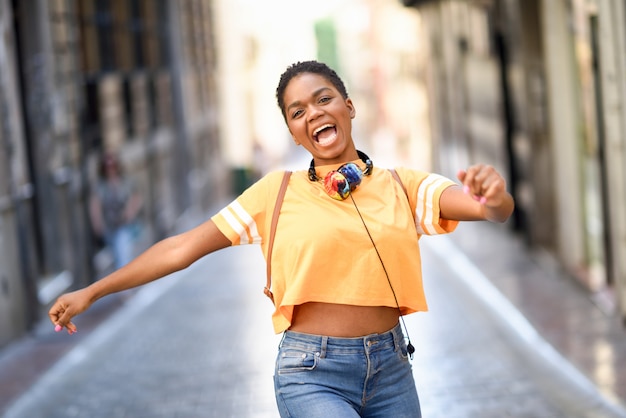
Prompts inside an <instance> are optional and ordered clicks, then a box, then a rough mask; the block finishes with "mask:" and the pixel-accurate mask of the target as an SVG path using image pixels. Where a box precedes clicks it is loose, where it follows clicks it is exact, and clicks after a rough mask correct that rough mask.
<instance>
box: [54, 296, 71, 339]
mask: <svg viewBox="0 0 626 418" xmlns="http://www.w3.org/2000/svg"><path fill="white" fill-rule="evenodd" d="M66 299H69V298H68V295H63V296H61V297H59V299H57V301H56V302H55V303H54V305H52V307H51V308H50V310H49V311H48V317H49V318H50V321H51V322H52V323H53V324H54V330H55V331H56V332H60V331H61V330H63V328H66V329H67V333H68V334H70V335H72V334H74V333H76V331H78V328H77V327H76V325H75V324H74V323H73V322H72V317H73V316H75V315H76V314H78V312H74V310H73V309H72V308H71V306H72V305H71V302H67V301H66Z"/></svg>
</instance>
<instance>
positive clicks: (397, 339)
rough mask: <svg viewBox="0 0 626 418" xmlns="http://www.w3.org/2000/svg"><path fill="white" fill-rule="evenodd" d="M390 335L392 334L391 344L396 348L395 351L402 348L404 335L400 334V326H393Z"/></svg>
mask: <svg viewBox="0 0 626 418" xmlns="http://www.w3.org/2000/svg"><path fill="white" fill-rule="evenodd" d="M391 333H392V334H393V344H394V345H395V346H396V347H395V348H396V351H397V350H400V347H402V341H404V333H403V332H402V328H400V324H398V325H397V326H395V327H394V328H393V329H392V330H391Z"/></svg>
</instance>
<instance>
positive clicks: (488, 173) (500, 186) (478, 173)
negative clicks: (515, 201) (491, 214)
mask: <svg viewBox="0 0 626 418" xmlns="http://www.w3.org/2000/svg"><path fill="white" fill-rule="evenodd" d="M457 178H458V179H459V180H460V181H461V183H463V192H464V193H465V194H467V195H470V196H471V197H472V198H473V199H474V200H476V201H477V202H480V203H481V204H482V205H486V206H488V207H499V206H501V205H502V204H503V202H504V200H505V199H507V198H508V197H507V196H508V193H507V191H506V181H505V180H504V177H502V175H501V174H500V173H498V171H496V169H495V168H493V167H492V166H490V165H484V164H477V165H473V166H471V167H469V168H468V169H467V170H459V171H458V173H457Z"/></svg>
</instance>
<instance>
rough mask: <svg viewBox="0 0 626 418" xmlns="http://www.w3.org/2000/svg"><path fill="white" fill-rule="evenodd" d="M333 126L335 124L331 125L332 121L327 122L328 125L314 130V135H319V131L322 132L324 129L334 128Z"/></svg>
mask: <svg viewBox="0 0 626 418" xmlns="http://www.w3.org/2000/svg"><path fill="white" fill-rule="evenodd" d="M333 126H334V125H331V124H330V123H327V124H326V125H322V126H320V127H319V128H317V129H316V130H315V131H314V132H313V135H317V134H318V133H320V132H322V131H323V130H324V129H326V128H332V127H333Z"/></svg>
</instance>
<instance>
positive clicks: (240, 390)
mask: <svg viewBox="0 0 626 418" xmlns="http://www.w3.org/2000/svg"><path fill="white" fill-rule="evenodd" d="M422 246H423V254H422V256H423V259H424V271H425V286H426V292H427V295H428V297H429V305H430V309H431V310H430V312H429V313H419V314H415V315H411V316H408V317H406V324H407V326H408V329H409V334H410V336H411V340H412V342H413V344H414V345H415V346H416V348H417V352H416V353H415V359H414V360H413V370H414V374H415V378H416V382H417V385H418V391H419V393H420V399H421V402H422V410H423V416H424V417H425V418H437V417H446V418H461V417H481V418H489V417H499V418H501V417H532V418H558V417H568V418H571V417H589V418H592V417H598V418H600V417H607V418H608V417H626V412H624V409H623V408H622V407H620V405H619V401H616V400H615V399H611V398H610V397H609V396H607V395H606V393H605V392H603V391H601V390H599V389H598V385H597V384H596V383H595V382H593V381H592V380H591V379H590V378H588V377H587V375H586V374H585V372H581V371H579V370H580V369H579V368H577V367H575V366H573V365H572V362H571V361H570V360H569V359H567V358H566V357H565V356H563V355H562V354H561V353H559V352H558V351H557V350H555V349H554V348H553V347H554V346H553V345H551V344H550V343H548V342H547V341H546V340H545V339H544V338H543V337H542V336H541V335H540V334H539V333H538V332H537V330H536V328H534V326H533V325H532V324H531V323H530V322H529V321H528V320H527V319H526V317H525V316H524V315H522V314H521V313H520V310H519V309H518V308H516V307H515V306H514V304H513V303H511V302H510V301H509V299H508V298H507V297H505V296H503V293H501V292H500V291H499V290H498V289H497V287H496V286H494V285H493V284H492V282H491V281H490V280H488V279H487V278H486V277H485V276H484V275H483V274H482V271H481V270H479V269H478V268H476V265H475V264H473V263H472V261H470V260H471V259H470V258H467V256H466V255H465V253H464V252H461V251H460V250H459V248H460V247H459V246H457V245H455V244H453V241H451V240H450V238H448V237H437V238H430V237H425V238H424V239H423V240H422ZM509 256H512V255H511V254H509ZM444 257H445V258H444ZM264 272H265V268H264V264H263V260H262V257H261V253H260V250H259V248H258V247H256V246H249V247H241V248H232V249H227V250H224V251H221V252H219V253H216V254H212V255H209V256H207V257H206V258H204V259H203V260H201V261H199V262H198V263H196V264H195V265H193V266H192V267H190V268H189V269H187V270H185V271H184V272H180V273H177V274H175V275H173V276H172V277H168V278H165V279H162V280H160V281H158V282H155V283H152V284H150V285H147V286H145V287H144V288H142V289H141V290H139V291H136V292H134V293H132V294H129V295H128V296H127V298H126V299H125V301H124V302H123V303H122V304H121V306H119V307H117V308H116V309H115V310H114V312H113V314H112V315H110V316H109V317H108V318H106V319H105V320H103V321H102V322H101V323H100V324H99V325H98V326H94V327H93V329H91V330H88V331H87V330H85V329H84V328H80V327H81V322H80V317H79V319H78V321H77V322H78V325H79V328H80V330H79V333H81V331H82V332H83V333H84V332H86V333H88V335H82V333H81V337H80V338H81V339H80V340H77V341H78V343H76V344H75V345H74V347H73V348H72V349H71V350H70V351H68V352H67V353H66V354H65V355H64V356H62V357H61V358H60V360H59V361H55V362H54V364H53V365H52V367H51V368H50V369H49V370H48V371H47V372H46V373H44V374H43V375H42V376H41V378H40V379H39V380H38V381H37V382H36V383H35V384H33V385H32V386H31V387H29V388H28V389H27V390H25V391H24V392H23V393H22V394H21V396H18V397H16V399H15V401H14V402H13V404H12V405H11V406H10V407H9V408H8V409H7V410H6V411H5V415H4V416H5V418H39V417H41V418H44V417H45V418H62V417H63V418H66V417H81V418H83V417H88V418H97V417H103V418H104V417H106V418H115V417H132V418H142V417H150V418H158V417H164V418H165V417H167V418H172V417H185V418H187V417H189V418H192V417H258V418H261V417H263V418H265V417H267V418H270V417H277V416H278V414H277V411H276V406H275V401H274V395H273V384H272V374H273V362H274V356H275V352H276V347H277V345H278V342H279V337H278V336H276V335H274V334H273V331H272V327H271V321H270V315H271V311H272V306H271V303H270V302H269V301H268V300H267V299H266V298H265V297H264V296H263V294H262V286H263V284H264V280H265V279H264ZM559 296H563V295H554V297H559ZM74 337H77V335H75V336H71V337H70V336H67V335H65V334H64V335H61V334H50V336H49V337H48V338H49V339H51V340H57V339H58V340H60V339H63V340H64V341H66V340H67V339H69V338H74ZM44 353H45V352H44ZM39 355H41V352H40V353H39ZM5 360H6V359H5Z"/></svg>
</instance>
